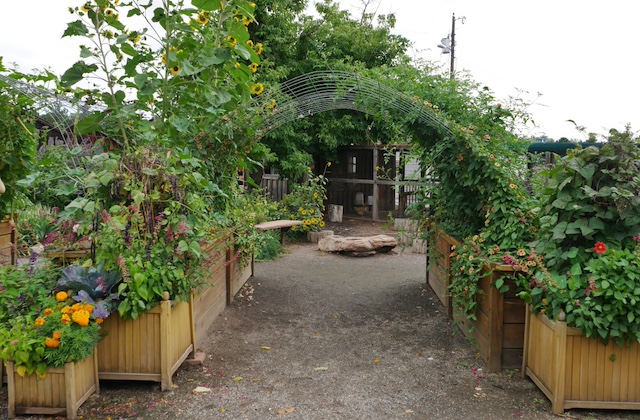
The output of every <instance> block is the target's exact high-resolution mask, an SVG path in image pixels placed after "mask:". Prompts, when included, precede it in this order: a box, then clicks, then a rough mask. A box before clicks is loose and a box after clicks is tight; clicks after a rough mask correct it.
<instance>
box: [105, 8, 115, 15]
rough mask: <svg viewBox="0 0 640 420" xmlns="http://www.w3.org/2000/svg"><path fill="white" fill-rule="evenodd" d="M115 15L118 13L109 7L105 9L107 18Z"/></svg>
mask: <svg viewBox="0 0 640 420" xmlns="http://www.w3.org/2000/svg"><path fill="white" fill-rule="evenodd" d="M115 14H116V11H115V10H113V9H112V8H110V7H107V8H106V9H104V15H105V16H106V17H113V16H114V15H115Z"/></svg>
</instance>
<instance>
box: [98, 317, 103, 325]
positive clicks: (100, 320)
mask: <svg viewBox="0 0 640 420" xmlns="http://www.w3.org/2000/svg"><path fill="white" fill-rule="evenodd" d="M103 322H104V319H102V318H96V324H98V325H100V324H102V323H103Z"/></svg>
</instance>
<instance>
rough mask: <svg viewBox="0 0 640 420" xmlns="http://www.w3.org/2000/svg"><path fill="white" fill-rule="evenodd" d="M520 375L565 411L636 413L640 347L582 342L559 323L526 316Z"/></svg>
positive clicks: (638, 407)
mask: <svg viewBox="0 0 640 420" xmlns="http://www.w3.org/2000/svg"><path fill="white" fill-rule="evenodd" d="M526 342H527V348H526V349H525V358H524V360H523V373H524V374H526V375H527V376H529V377H530V378H531V379H532V380H533V382H534V383H535V384H536V385H537V386H538V387H539V388H540V389H541V390H542V392H544V394H545V395H546V396H547V398H549V399H550V400H551V403H552V411H553V413H554V414H560V413H562V412H563V411H564V410H567V409H570V408H586V409H617V410H640V386H639V385H640V383H639V381H638V376H640V350H639V349H640V345H639V344H638V343H637V342H633V343H632V344H631V345H630V346H623V347H621V346H618V345H617V344H615V343H613V342H612V343H609V345H607V346H605V345H604V344H602V342H601V341H600V340H598V339H596V338H587V337H585V336H584V334H583V333H582V331H580V330H578V329H575V328H568V327H567V326H566V323H564V322H555V321H551V320H549V319H548V318H546V317H545V316H542V315H539V314H535V315H534V314H527V326H526Z"/></svg>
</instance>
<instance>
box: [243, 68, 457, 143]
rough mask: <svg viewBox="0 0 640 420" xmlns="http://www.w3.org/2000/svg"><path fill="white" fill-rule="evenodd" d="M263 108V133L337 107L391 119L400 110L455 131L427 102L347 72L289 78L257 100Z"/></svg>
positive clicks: (439, 126)
mask: <svg viewBox="0 0 640 420" xmlns="http://www.w3.org/2000/svg"><path fill="white" fill-rule="evenodd" d="M256 105H257V106H258V108H259V109H261V110H262V112H263V113H262V117H263V119H262V129H261V132H260V133H259V135H260V136H263V135H265V134H266V133H268V132H269V131H272V130H275V129H276V128H278V127H280V126H281V125H283V124H286V123H289V122H292V121H295V120H296V119H301V118H306V117H310V116H312V115H315V114H318V113H321V112H324V111H331V110H337V109H349V110H354V111H359V112H363V113H365V114H369V115H373V116H378V117H380V116H381V117H383V118H388V117H389V113H390V112H393V111H396V112H399V113H400V114H401V115H403V116H404V117H405V118H407V119H411V120H414V121H417V122H422V123H425V124H427V125H429V126H432V127H434V128H436V129H439V130H442V131H443V132H444V133H446V134H452V132H451V129H450V128H449V125H448V123H447V122H446V121H444V120H443V119H441V118H440V117H439V116H438V115H437V114H436V113H435V112H434V111H433V110H432V109H431V108H429V107H427V106H426V105H425V104H424V103H422V102H420V101H417V100H414V99H413V98H410V97H409V96H407V95H405V94H403V93H401V92H398V91H397V90H395V89H392V88H390V87H389V86H386V85H384V84H382V83H380V82H378V81H375V80H373V79H369V78H365V77H361V76H359V75H358V74H356V73H350V72H345V71H314V72H311V73H306V74H303V75H300V76H298V77H295V78H293V79H290V80H287V81H286V82H284V83H282V84H281V85H280V86H279V87H278V88H276V89H273V90H270V91H268V92H266V93H265V94H264V95H261V96H259V97H258V99H257V100H256Z"/></svg>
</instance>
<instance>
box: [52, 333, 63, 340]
mask: <svg viewBox="0 0 640 420" xmlns="http://www.w3.org/2000/svg"><path fill="white" fill-rule="evenodd" d="M61 337H62V333H61V332H60V331H56V332H54V333H53V338H54V340H60V338H61Z"/></svg>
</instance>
